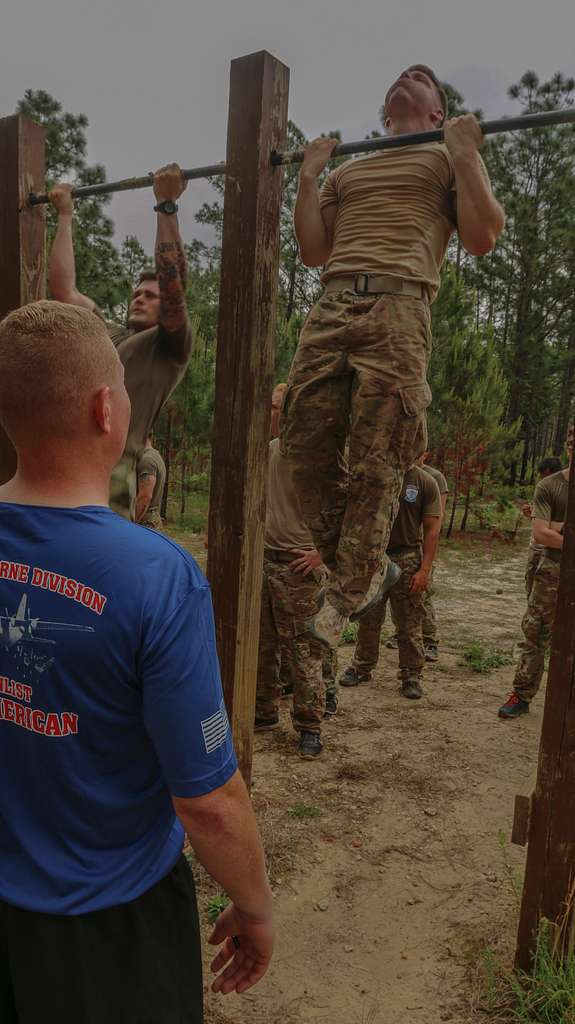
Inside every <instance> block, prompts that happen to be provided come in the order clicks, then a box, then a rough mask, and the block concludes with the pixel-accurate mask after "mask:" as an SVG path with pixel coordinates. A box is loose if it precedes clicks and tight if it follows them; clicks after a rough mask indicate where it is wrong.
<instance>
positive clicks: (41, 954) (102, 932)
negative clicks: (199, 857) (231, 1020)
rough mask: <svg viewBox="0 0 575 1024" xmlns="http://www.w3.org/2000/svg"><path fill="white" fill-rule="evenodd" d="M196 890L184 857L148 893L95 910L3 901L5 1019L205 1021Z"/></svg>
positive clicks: (24, 1022)
mask: <svg viewBox="0 0 575 1024" xmlns="http://www.w3.org/2000/svg"><path fill="white" fill-rule="evenodd" d="M202 1002H203V1000H202V962H201V951H200V930H199V923H198V911H197V906H196V894H195V890H194V882H193V878H192V873H191V871H190V869H189V867H188V864H187V862H186V860H185V858H184V857H181V858H180V860H179V861H178V863H177V864H176V866H175V867H174V868H173V870H172V871H171V872H170V874H169V875H167V876H166V877H165V878H163V879H162V881H161V882H158V883H157V885H155V886H153V888H152V889H149V890H148V891H147V892H145V893H144V894H143V895H142V896H139V897H138V899H136V900H132V902H131V903H124V904H121V905H120V906H117V907H109V908H108V909H106V910H96V911H94V912H93V913H91V914H79V915H78V916H74V917H71V916H64V915H58V914H39V913H33V912H31V911H29V910H21V909H20V908H18V907H13V906H11V905H10V904H7V903H4V902H2V901H1V900H0V1022H1V1024H202V1021H203V1012H202Z"/></svg>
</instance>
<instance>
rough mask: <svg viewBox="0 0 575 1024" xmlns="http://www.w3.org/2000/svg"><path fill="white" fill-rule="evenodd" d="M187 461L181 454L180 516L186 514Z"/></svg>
mask: <svg viewBox="0 0 575 1024" xmlns="http://www.w3.org/2000/svg"><path fill="white" fill-rule="evenodd" d="M187 464H188V463H187V459H186V456H185V454H184V453H183V452H182V475H181V478H180V516H183V515H185V513H186V468H187Z"/></svg>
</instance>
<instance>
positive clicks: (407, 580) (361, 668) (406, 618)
mask: <svg viewBox="0 0 575 1024" xmlns="http://www.w3.org/2000/svg"><path fill="white" fill-rule="evenodd" d="M440 530H441V501H440V497H439V488H438V486H437V484H436V482H435V480H433V478H432V477H431V476H430V474H429V473H425V472H424V471H423V469H421V468H420V467H419V466H417V465H414V466H412V467H411V469H409V470H408V471H407V473H406V474H405V476H404V478H403V484H402V488H401V492H400V498H399V511H398V514H397V518H396V519H395V522H394V524H393V527H392V530H391V535H390V539H389V546H388V549H387V554H388V555H389V557H390V558H392V559H393V561H394V562H395V563H396V565H398V566H399V567H400V568H401V577H400V579H399V582H398V583H396V584H395V586H394V587H393V589H392V590H391V591H390V592H389V594H388V595H387V594H386V596H385V597H384V598H383V600H382V601H380V602H379V603H378V604H376V605H375V606H374V607H373V608H372V609H371V611H369V612H368V613H367V615H365V616H363V617H362V618H361V619H360V622H359V631H358V634H357V643H356V647H355V652H354V656H353V661H352V663H351V665H350V667H349V668H348V669H347V670H346V672H344V674H343V675H342V676H341V678H340V683H341V685H342V686H357V685H358V683H363V682H366V681H367V680H369V679H370V678H371V673H372V671H373V669H374V668H375V666H376V665H377V662H378V660H379V644H380V636H381V628H382V626H383V623H384V621H385V610H386V607H387V603H388V601H389V603H390V604H391V608H392V611H393V618H394V622H395V624H396V627H397V639H398V647H399V673H398V677H399V680H400V683H401V692H402V694H403V696H404V697H408V698H409V699H410V700H418V699H419V698H420V697H422V696H423V693H422V689H421V677H422V675H423V666H424V665H425V655H424V653H423V640H422V630H421V623H422V619H423V594H424V592H425V588H426V587H427V585H428V583H429V578H430V575H431V570H432V567H433V560H434V558H435V553H436V551H437V544H438V541H439V533H440ZM422 534H423V545H422Z"/></svg>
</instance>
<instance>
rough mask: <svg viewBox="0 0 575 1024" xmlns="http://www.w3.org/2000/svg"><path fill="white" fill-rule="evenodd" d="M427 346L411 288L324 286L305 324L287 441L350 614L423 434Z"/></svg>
mask: <svg viewBox="0 0 575 1024" xmlns="http://www.w3.org/2000/svg"><path fill="white" fill-rule="evenodd" d="M430 352H431V332H430V314H429V307H428V306H427V304H426V303H425V302H423V301H422V300H420V299H415V298H412V297H410V296H408V295H380V296H371V297H364V296H361V295H357V294H356V293H355V292H353V291H351V290H346V291H344V292H326V293H325V294H324V295H323V296H322V298H321V299H320V300H319V302H318V303H317V304H316V305H315V306H314V308H313V309H312V310H311V312H310V314H309V316H308V318H307V320H306V323H305V325H304V328H303V331H302V333H301V337H300V342H299V346H298V349H297V352H296V354H295V357H294V361H293V364H292V368H291V370H290V375H289V379H288V390H287V393H286V397H285V401H284V406H283V410H282V419H281V423H280V439H281V446H282V451H283V453H284V454H285V455H286V456H287V457H288V458H289V459H290V461H291V463H292V467H293V480H294V484H295V486H296V488H297V491H298V494H299V498H300V502H301V506H302V511H303V514H304V517H305V520H306V523H307V525H308V527H309V529H310V530H311V533H312V536H313V539H314V543H315V545H316V547H317V548H318V550H319V551H320V552H321V555H322V558H323V561H324V562H325V564H326V565H327V566H328V568H329V569H330V570H332V571H331V575H330V580H329V584H328V588H327V596H328V599H329V600H330V601H331V603H332V604H334V605H335V606H336V607H338V608H339V609H340V611H342V612H344V613H345V614H349V613H350V612H352V611H353V610H354V609H355V608H356V607H357V606H358V604H360V603H361V600H362V598H363V596H364V594H365V592H366V590H367V588H368V586H369V582H370V580H371V577H372V576H373V574H374V572H376V571H377V569H378V568H379V567H380V566H381V563H382V559H383V557H384V555H383V553H384V552H385V549H386V547H387V544H388V541H389V534H390V530H391V525H392V523H393V520H394V518H395V514H396V511H397V502H398V498H399V493H400V490H401V484H402V481H403V476H404V473H405V472H406V470H407V469H409V467H410V466H411V465H412V464H413V462H414V461H415V459H416V458H417V457H418V456H419V455H420V454H421V452H422V451H424V449H425V446H426V444H427V429H426V419H425V409H426V407H427V405H428V404H429V402H430V399H431V392H430V390H429V386H428V384H427V381H426V372H427V365H428V362H429V356H430ZM348 436H349V476H347V474H346V468H345V464H344V460H343V453H344V448H345V444H346V440H347V438H348Z"/></svg>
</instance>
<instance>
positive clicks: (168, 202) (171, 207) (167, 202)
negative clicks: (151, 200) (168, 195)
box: [156, 199, 178, 213]
mask: <svg viewBox="0 0 575 1024" xmlns="http://www.w3.org/2000/svg"><path fill="white" fill-rule="evenodd" d="M177 209H178V207H177V204H176V203H175V202H174V200H173V199H164V202H163V203H158V205H157V206H156V210H158V211H159V212H160V213H176V211H177Z"/></svg>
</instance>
